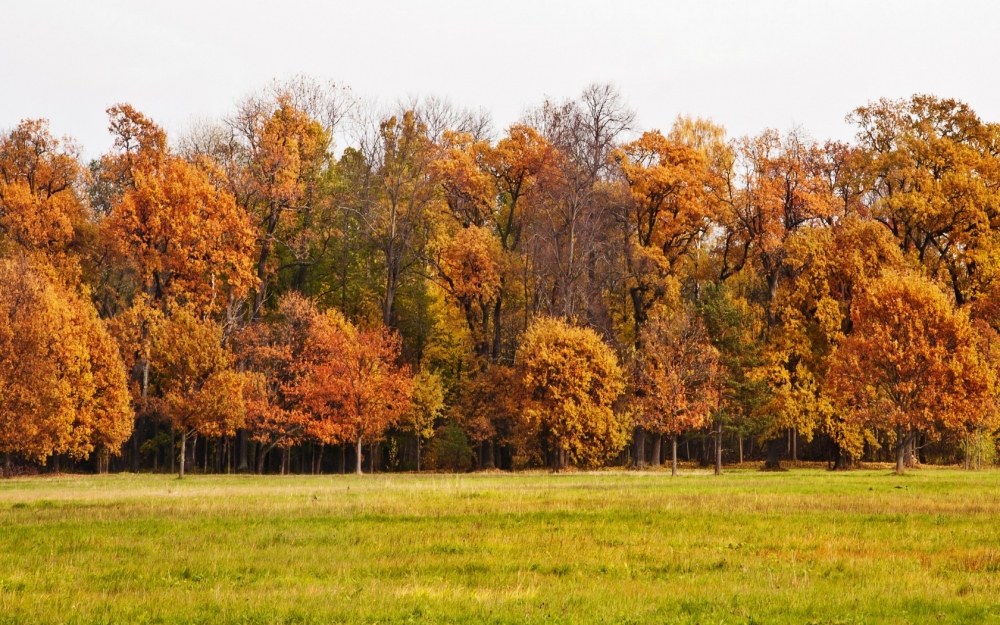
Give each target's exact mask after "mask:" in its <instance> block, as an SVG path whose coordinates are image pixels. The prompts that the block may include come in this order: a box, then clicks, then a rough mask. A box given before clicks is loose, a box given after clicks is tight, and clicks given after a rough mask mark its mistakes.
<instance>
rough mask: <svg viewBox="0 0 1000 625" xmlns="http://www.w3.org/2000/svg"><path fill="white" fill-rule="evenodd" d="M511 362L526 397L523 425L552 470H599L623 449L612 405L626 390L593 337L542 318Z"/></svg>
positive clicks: (624, 430) (623, 428)
mask: <svg viewBox="0 0 1000 625" xmlns="http://www.w3.org/2000/svg"><path fill="white" fill-rule="evenodd" d="M515 360H516V363H517V367H518V369H519V371H520V376H521V383H522V386H523V389H524V392H525V401H526V406H525V409H524V411H523V413H522V419H523V424H524V426H525V427H527V429H528V430H529V431H531V432H534V433H536V435H538V436H539V437H541V439H542V441H543V445H544V446H546V447H547V451H548V452H549V456H550V458H551V461H552V465H553V467H554V468H555V469H556V470H560V469H562V468H564V467H565V466H566V465H567V463H574V464H585V465H598V464H600V463H602V462H604V461H605V460H607V459H608V458H609V457H611V456H613V455H614V454H616V453H617V452H618V451H619V450H620V449H621V448H622V446H623V445H624V444H625V441H626V440H627V437H628V423H626V421H625V419H624V418H622V416H621V415H619V414H616V412H615V410H614V409H613V404H614V402H615V401H616V400H617V399H618V398H619V397H620V396H621V394H622V392H623V391H624V389H625V384H624V381H623V375H622V371H621V368H620V367H619V366H618V359H617V358H616V357H615V354H614V352H613V351H611V348H609V347H608V346H607V345H606V344H605V343H604V341H602V340H601V337H600V336H598V335H597V333H596V332H594V331H593V330H591V329H590V328H579V327H575V326H571V325H569V324H568V323H566V322H565V321H562V320H560V319H555V318H551V317H540V318H538V319H536V320H535V321H534V323H532V325H531V326H530V327H529V328H528V331H527V332H525V334H524V338H523V340H522V342H521V346H520V347H519V348H518V351H517V356H516V359H515Z"/></svg>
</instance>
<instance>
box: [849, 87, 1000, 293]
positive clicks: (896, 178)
mask: <svg viewBox="0 0 1000 625" xmlns="http://www.w3.org/2000/svg"><path fill="white" fill-rule="evenodd" d="M851 119H852V120H853V121H854V122H855V123H856V124H857V125H858V134H857V139H858V145H859V147H860V149H861V152H862V158H863V165H862V170H863V172H864V178H863V180H864V184H863V190H864V191H865V192H866V193H867V194H868V195H869V200H868V203H869V205H870V210H871V214H872V217H873V218H874V219H875V220H877V221H878V222H879V223H882V224H883V225H884V226H885V227H886V228H888V229H889V231H890V232H892V234H893V236H894V237H896V239H897V241H898V243H899V245H900V247H901V249H902V250H903V252H904V253H906V254H907V255H910V256H911V257H913V258H915V259H916V260H917V261H919V262H920V263H922V264H923V265H924V266H925V267H926V268H927V270H928V271H929V272H930V275H932V276H933V277H934V278H936V279H939V280H941V281H943V282H947V283H948V285H949V286H950V288H951V290H952V293H953V295H954V298H955V301H956V302H957V303H958V304H959V305H962V304H965V303H966V302H969V301H972V300H975V299H977V298H978V297H980V296H981V295H982V294H984V293H985V292H987V291H989V290H990V289H991V285H992V284H993V283H994V282H995V281H996V279H997V276H998V274H997V269H996V267H995V263H994V262H993V259H994V258H995V257H996V254H997V249H998V248H997V245H998V243H1000V239H998V237H997V235H996V230H997V228H998V227H1000V210H998V206H1000V154H998V150H997V142H998V138H1000V126H998V125H997V124H987V123H984V122H983V121H982V120H981V119H980V118H979V117H978V116H977V115H976V113H975V112H974V111H973V110H972V109H971V108H970V107H969V105H967V104H965V103H964V102H960V101H958V100H954V99H948V98H938V97H934V96H929V95H915V96H913V97H912V98H910V99H909V100H886V99H883V100H879V101H877V102H872V103H870V104H868V105H866V106H863V107H860V108H858V109H856V110H855V111H854V113H853V114H852V115H851Z"/></svg>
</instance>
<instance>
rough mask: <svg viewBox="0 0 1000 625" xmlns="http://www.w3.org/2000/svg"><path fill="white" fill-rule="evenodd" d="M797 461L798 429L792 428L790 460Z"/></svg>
mask: <svg viewBox="0 0 1000 625" xmlns="http://www.w3.org/2000/svg"><path fill="white" fill-rule="evenodd" d="M798 461H799V431H798V429H797V428H792V462H798Z"/></svg>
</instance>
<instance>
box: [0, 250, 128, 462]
mask: <svg viewBox="0 0 1000 625" xmlns="http://www.w3.org/2000/svg"><path fill="white" fill-rule="evenodd" d="M49 271H51V270H49ZM131 432H132V410H131V407H130V405H129V396H128V387H127V385H126V380H125V373H124V367H123V365H122V362H121V358H120V356H119V354H118V349H117V346H116V345H115V344H114V342H113V340H112V339H111V337H110V336H109V335H108V333H107V331H106V330H105V328H104V324H103V323H102V322H101V321H100V319H98V318H97V314H96V312H95V311H94V308H93V306H91V305H90V303H89V302H87V301H85V300H83V299H82V298H81V297H79V296H78V295H76V294H74V293H72V292H70V291H68V290H67V289H65V288H64V287H62V286H60V284H59V282H58V281H57V280H53V279H52V278H51V276H50V275H46V270H45V269H44V268H39V267H37V266H32V265H31V264H29V262H28V261H27V260H26V259H24V258H23V257H22V258H20V259H17V258H15V259H0V451H3V452H5V454H6V456H7V467H8V471H9V461H10V458H11V455H13V454H16V455H19V456H21V457H24V458H28V459H33V460H38V461H44V460H45V458H46V457H47V456H49V455H52V454H62V453H66V454H69V455H71V456H73V457H78V458H80V457H87V456H88V455H89V454H90V453H91V452H92V451H94V450H95V449H97V450H98V451H99V452H100V453H101V458H100V460H101V461H100V462H99V468H100V469H101V470H102V471H103V470H104V469H105V467H106V460H107V456H108V455H109V454H116V455H117V454H118V453H119V449H120V447H121V444H122V443H123V442H124V441H125V440H126V439H127V438H128V437H129V435H130V434H131Z"/></svg>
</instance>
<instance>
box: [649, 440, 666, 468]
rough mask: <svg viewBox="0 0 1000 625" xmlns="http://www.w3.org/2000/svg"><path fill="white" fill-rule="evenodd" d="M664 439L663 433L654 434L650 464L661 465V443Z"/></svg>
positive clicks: (657, 466)
mask: <svg viewBox="0 0 1000 625" xmlns="http://www.w3.org/2000/svg"><path fill="white" fill-rule="evenodd" d="M662 441H663V435H662V434H660V433H659V432H657V433H656V434H653V455H652V457H651V458H650V464H652V465H653V466H654V467H656V468H659V467H660V445H661V443H662Z"/></svg>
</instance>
